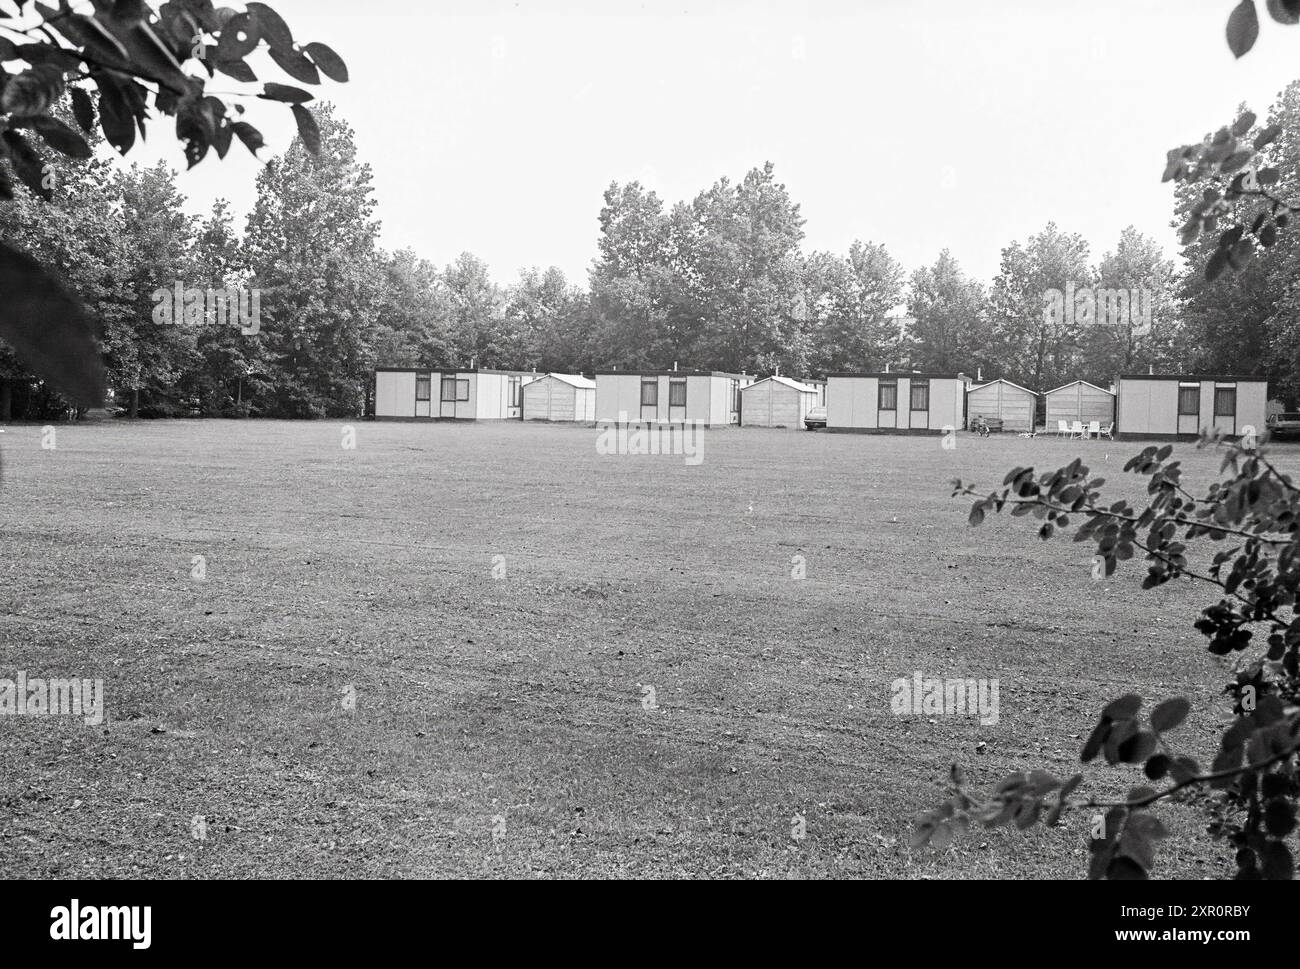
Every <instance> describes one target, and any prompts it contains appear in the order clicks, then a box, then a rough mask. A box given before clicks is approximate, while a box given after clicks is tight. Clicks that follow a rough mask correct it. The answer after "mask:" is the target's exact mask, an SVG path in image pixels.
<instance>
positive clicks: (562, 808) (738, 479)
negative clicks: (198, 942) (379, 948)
mask: <svg viewBox="0 0 1300 969" xmlns="http://www.w3.org/2000/svg"><path fill="white" fill-rule="evenodd" d="M354 426H355V430H356V442H357V446H356V449H355V450H351V451H349V450H345V449H344V448H343V447H342V446H341V443H342V427H343V425H342V423H341V422H340V423H316V424H306V423H269V422H268V423H255V422H245V423H239V422H161V423H137V424H122V423H119V424H115V425H87V426H62V427H60V428H59V429H58V437H57V449H56V450H42V449H41V436H42V435H41V429H40V428H38V427H28V426H10V427H8V428H6V429H5V433H4V434H3V435H0V449H2V450H3V459H4V477H3V485H2V486H0V677H11V678H12V677H13V676H14V675H15V673H16V672H17V671H18V670H25V671H27V673H28V675H29V676H38V675H40V676H78V677H85V678H92V679H93V678H102V679H103V680H104V682H105V690H106V694H107V711H108V720H107V721H106V722H105V723H104V724H103V726H101V727H98V728H92V727H87V726H85V725H84V724H82V723H81V722H79V721H77V722H74V721H71V720H70V719H67V718H14V717H4V718H0V764H3V767H0V875H4V876H8V877H50V876H56V877H177V878H179V877H191V878H194V877H205V878H206V877H270V878H275V877H283V876H303V877H379V876H456V875H465V876H500V877H529V876H544V877H570V876H635V877H678V876H688V877H689V876H700V875H703V876H719V877H729V876H746V877H749V876H758V877H787V876H794V877H820V876H851V877H888V878H921V877H927V878H968V877H1029V878H1037V877H1052V876H1066V877H1076V876H1080V875H1082V873H1083V872H1084V870H1085V868H1086V860H1085V856H1086V851H1085V848H1084V839H1085V834H1086V831H1085V821H1086V820H1087V819H1085V818H1075V819H1074V820H1073V821H1072V822H1071V823H1070V824H1068V825H1067V826H1066V827H1065V828H1063V829H1060V830H1054V831H1050V832H1048V831H1043V830H1036V831H1033V832H1030V833H1028V834H1019V833H1014V832H1011V833H1008V832H1005V831H1002V830H998V831H993V832H989V831H983V830H977V831H974V832H972V833H971V835H969V836H967V837H966V838H964V839H961V840H959V841H958V842H957V844H956V845H954V846H953V847H952V848H951V849H949V850H946V851H943V852H933V851H931V850H928V849H927V850H924V851H912V850H910V849H909V848H908V844H907V837H908V832H909V828H910V826H911V822H912V819H913V818H914V816H915V814H916V813H917V812H918V811H919V810H922V809H924V808H927V807H930V806H932V805H933V804H935V803H937V801H938V799H939V798H940V797H941V795H942V791H943V785H944V781H945V779H946V775H947V772H948V767H949V764H950V763H952V762H953V761H954V760H958V761H961V762H962V763H963V764H964V765H965V766H966V768H967V770H968V773H969V774H970V776H971V779H972V781H973V783H974V784H975V785H976V786H979V787H983V788H985V789H987V788H990V787H991V786H992V785H993V784H994V783H996V781H997V780H999V779H1000V778H1001V777H1002V776H1003V775H1005V774H1006V773H1007V772H1009V771H1011V770H1016V769H1023V768H1034V767H1045V768H1047V769H1050V770H1053V771H1055V772H1057V773H1058V774H1060V775H1061V776H1068V774H1069V773H1072V772H1073V769H1074V767H1073V765H1074V764H1075V762H1076V760H1077V752H1078V749H1079V747H1080V746H1081V744H1082V737H1084V736H1086V735H1087V732H1088V731H1089V730H1090V729H1091V726H1092V724H1093V723H1094V721H1095V717H1096V714H1097V712H1098V710H1099V709H1100V707H1101V706H1102V705H1103V704H1104V703H1105V702H1106V701H1107V700H1109V699H1111V698H1113V697H1115V696H1118V695H1120V694H1121V693H1124V692H1128V691H1130V690H1132V689H1135V690H1136V691H1137V692H1140V693H1143V694H1144V695H1146V696H1148V697H1151V698H1163V697H1166V696H1169V695H1173V694H1176V693H1182V694H1186V695H1188V696H1190V697H1191V698H1192V699H1193V701H1194V703H1195V704H1196V708H1197V712H1196V713H1195V714H1194V716H1193V718H1192V719H1190V720H1189V721H1188V723H1187V724H1186V725H1185V726H1184V727H1183V728H1181V731H1180V733H1179V734H1178V736H1180V737H1182V738H1183V739H1185V741H1186V743H1187V750H1188V752H1190V753H1193V754H1194V755H1196V756H1198V757H1200V758H1201V759H1202V760H1203V761H1208V759H1210V758H1209V755H1210V754H1211V752H1212V748H1213V745H1214V736H1215V734H1216V731H1217V728H1218V727H1219V726H1220V725H1221V724H1222V723H1223V722H1225V720H1226V718H1227V716H1228V708H1227V706H1226V704H1225V703H1224V701H1223V698H1222V697H1221V696H1219V691H1220V689H1221V685H1222V682H1223V681H1224V680H1225V675H1224V672H1223V671H1224V669H1225V668H1226V665H1225V661H1223V660H1220V659H1216V658H1214V657H1211V656H1209V655H1208V654H1207V653H1206V651H1205V648H1204V646H1203V641H1202V640H1201V638H1200V637H1199V635H1198V634H1197V633H1196V632H1195V630H1193V629H1192V626H1191V622H1192V621H1193V619H1194V618H1195V612H1196V610H1198V609H1199V608H1200V607H1201V606H1203V605H1206V604H1208V603H1209V602H1211V601H1215V599H1214V596H1213V590H1209V589H1204V588H1197V587H1195V586H1192V585H1190V584H1188V583H1180V584H1177V585H1173V586H1170V587H1167V588H1164V589H1161V590H1157V591H1155V592H1149V593H1144V592H1142V591H1140V589H1139V583H1140V580H1141V577H1142V575H1143V574H1144V572H1145V569H1144V567H1142V566H1141V565H1140V563H1129V564H1128V566H1126V567H1124V568H1123V569H1122V571H1121V573H1120V574H1119V575H1117V576H1115V577H1114V578H1112V579H1109V580H1106V581H1105V582H1104V583H1094V582H1093V580H1092V576H1091V569H1090V555H1091V553H1090V551H1089V549H1088V548H1087V547H1086V546H1084V545H1076V544H1073V543H1071V542H1069V541H1068V540H1059V539H1058V540H1055V541H1052V542H1050V543H1044V542H1041V541H1039V540H1038V539H1037V538H1036V537H1035V534H1034V531H1035V529H1034V525H1033V524H1032V520H1024V521H1022V520H1004V519H996V520H991V521H990V522H989V523H988V524H986V525H985V526H983V527H981V528H979V529H970V528H968V527H967V525H966V515H967V511H968V502H966V501H960V500H953V499H951V498H950V497H949V495H950V493H951V488H950V486H949V482H950V480H951V479H952V478H954V477H958V476H960V477H962V478H965V479H970V480H975V481H978V482H979V483H980V484H982V485H984V486H986V487H987V488H992V487H993V486H994V485H997V484H998V483H1000V482H1001V480H1002V476H1003V474H1004V473H1005V471H1007V470H1008V469H1010V468H1011V467H1012V466H1014V465H1017V464H1032V465H1034V466H1035V467H1040V468H1046V467H1049V466H1050V467H1056V466H1058V465H1059V464H1062V463H1065V462H1066V461H1068V460H1069V459H1070V458H1072V457H1073V456H1074V455H1075V454H1077V453H1081V452H1082V453H1084V454H1085V455H1086V456H1087V458H1088V460H1089V461H1090V463H1091V464H1092V465H1093V467H1094V468H1095V469H1096V470H1097V471H1098V472H1099V473H1100V474H1101V475H1103V476H1105V477H1107V478H1108V479H1110V480H1111V481H1112V482H1113V483H1114V484H1115V485H1116V486H1119V487H1118V488H1117V497H1118V496H1121V495H1123V496H1128V497H1132V498H1137V497H1138V496H1139V495H1140V494H1141V488H1140V483H1139V482H1138V480H1137V479H1135V478H1132V477H1131V476H1124V475H1122V474H1121V469H1122V466H1123V463H1124V460H1125V459H1126V458H1127V457H1128V456H1129V455H1130V454H1132V453H1135V452H1136V451H1138V450H1140V449H1141V447H1142V445H1140V444H1133V443H1114V444H1112V443H1110V442H1106V443H1096V442H1091V443H1086V444H1079V443H1075V444H1067V443H1063V442H1056V441H1051V440H1043V439H1038V440H1023V439H1019V438H1016V437H1014V436H1008V437H1001V438H990V439H988V440H980V439H978V438H973V437H969V436H965V435H963V436H961V437H960V438H959V440H958V447H957V448H956V450H953V451H948V450H944V449H943V448H942V447H941V446H940V441H939V439H938V438H903V437H862V436H856V435H827V434H808V433H798V432H792V431H768V430H757V429H753V430H740V429H733V430H730V431H714V432H710V433H709V434H708V435H707V437H706V440H705V451H704V461H703V463H702V464H700V465H699V466H696V467H690V466H687V465H686V464H685V463H684V461H683V459H682V458H681V457H671V456H660V457H651V456H644V457H642V456H602V455H600V454H598V453H597V449H596V439H597V431H595V430H593V429H590V428H577V427H558V426H534V425H529V426H522V425H518V424H503V425H491V424H485V425H465V426H453V425H445V424H438V425H412V424H373V423H358V424H356V425H354ZM1179 452H1180V454H1181V455H1182V456H1183V457H1184V458H1185V460H1186V464H1187V466H1188V468H1189V474H1191V476H1192V480H1193V482H1195V483H1196V485H1197V488H1196V490H1200V485H1201V484H1203V483H1206V482H1208V481H1209V480H1211V478H1212V476H1213V474H1214V472H1215V471H1216V470H1217V467H1218V462H1217V459H1216V458H1215V457H1214V456H1213V455H1211V454H1209V453H1205V452H1201V453H1198V452H1197V451H1196V450H1195V448H1194V447H1193V446H1180V447H1179ZM1277 457H1278V460H1279V462H1280V464H1281V465H1282V466H1283V468H1284V469H1286V470H1290V471H1295V470H1297V469H1300V450H1297V449H1296V448H1295V447H1281V448H1279V449H1278V451H1277ZM1125 478H1127V479H1128V480H1127V481H1126V480H1124V479H1125ZM796 555H802V556H803V557H804V560H805V561H806V571H807V576H806V578H804V579H802V580H799V579H795V578H793V577H792V570H793V566H792V559H793V558H794V557H795V556H796ZM195 556H203V557H204V560H205V565H206V581H201V582H200V581H196V580H195V579H194V578H192V577H191V573H192V563H193V561H194V557H195ZM497 556H503V557H504V558H503V559H498V558H495V557H497ZM494 565H495V566H496V568H495V572H496V576H495V577H494ZM502 567H504V575H502ZM918 670H919V671H921V672H923V673H924V674H925V675H927V676H963V677H976V678H980V677H982V678H989V679H991V678H996V679H997V680H998V681H999V686H1000V718H999V722H998V724H997V725H996V726H982V725H980V724H979V722H978V720H977V719H976V718H973V717H943V716H940V717H925V716H914V717H912V716H909V717H899V716H896V715H895V714H894V713H892V712H891V709H890V698H891V691H890V684H891V682H892V681H894V680H895V679H896V678H898V677H910V676H911V675H912V673H913V672H914V671H918ZM645 687H650V688H652V689H653V691H654V692H653V696H654V699H655V701H656V702H657V706H658V709H646V708H645V705H643V700H645V699H647V693H646V690H645ZM349 707H351V709H349ZM931 721H933V722H931ZM981 745H982V746H981ZM1094 773H1095V776H1096V778H1097V782H1096V783H1095V784H1093V785H1091V786H1090V788H1089V789H1098V790H1102V791H1104V792H1106V793H1111V794H1118V793H1121V792H1122V791H1123V790H1126V789H1127V787H1128V786H1129V785H1131V784H1132V783H1134V782H1136V779H1137V775H1136V773H1135V772H1134V771H1132V770H1109V769H1106V768H1101V769H1100V770H1096V771H1095V772H1094ZM796 815H799V816H802V817H803V818H805V819H806V829H807V834H806V837H805V838H803V839H802V840H797V839H795V838H793V837H792V836H791V829H792V824H793V821H794V819H795V817H796ZM1162 816H1163V817H1164V818H1165V819H1166V821H1167V822H1168V823H1169V825H1170V826H1171V827H1172V828H1174V829H1175V830H1176V832H1177V833H1178V838H1177V839H1176V840H1175V841H1173V842H1172V843H1167V844H1166V845H1165V846H1164V848H1163V850H1162V851H1161V852H1160V854H1159V856H1158V862H1157V872H1156V873H1157V875H1160V876H1183V877H1198V876H1220V875H1222V874H1224V873H1225V872H1227V871H1228V868H1229V866H1228V865H1226V864H1225V863H1224V862H1222V861H1221V860H1220V859H1219V854H1220V853H1221V852H1219V851H1216V846H1214V845H1212V844H1211V842H1210V841H1209V839H1208V837H1206V836H1205V835H1204V834H1203V833H1202V831H1203V828H1204V821H1203V819H1202V817H1201V815H1200V814H1199V813H1197V812H1196V811H1194V810H1193V809H1191V808H1190V807H1185V806H1178V805H1174V806H1171V807H1167V808H1163V809H1162ZM196 817H201V818H203V819H204V823H205V825H206V838H205V839H203V840H198V839H196V838H195V837H194V836H193V828H194V826H193V821H194V819H195V818H196Z"/></svg>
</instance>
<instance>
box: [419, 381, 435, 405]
mask: <svg viewBox="0 0 1300 969" xmlns="http://www.w3.org/2000/svg"><path fill="white" fill-rule="evenodd" d="M415 399H416V400H418V401H421V402H424V403H427V402H428V401H430V400H432V399H433V378H432V377H428V376H424V377H416V378H415Z"/></svg>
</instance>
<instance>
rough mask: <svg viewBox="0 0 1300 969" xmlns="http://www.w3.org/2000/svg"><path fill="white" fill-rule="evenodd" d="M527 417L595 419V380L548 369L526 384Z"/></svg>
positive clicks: (587, 421)
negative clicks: (548, 370)
mask: <svg viewBox="0 0 1300 969" xmlns="http://www.w3.org/2000/svg"><path fill="white" fill-rule="evenodd" d="M523 408H524V409H523V414H524V420H526V421H576V422H578V423H582V424H589V423H591V422H593V421H595V420H596V381H594V380H590V379H588V378H587V377H582V376H579V375H577V374H567V373H548V374H546V375H545V376H543V377H539V378H537V379H536V380H534V381H532V382H530V383H527V384H525V385H524V405H523Z"/></svg>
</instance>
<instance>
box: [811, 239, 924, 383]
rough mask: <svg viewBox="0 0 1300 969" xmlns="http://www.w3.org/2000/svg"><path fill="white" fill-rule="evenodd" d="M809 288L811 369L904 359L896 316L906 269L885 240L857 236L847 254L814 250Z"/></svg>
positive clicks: (876, 365) (880, 365) (871, 366)
mask: <svg viewBox="0 0 1300 969" xmlns="http://www.w3.org/2000/svg"><path fill="white" fill-rule="evenodd" d="M804 287H805V288H804V299H805V319H804V324H803V331H804V333H805V335H806V343H807V345H808V351H807V355H808V367H807V369H808V370H810V371H811V372H813V373H830V372H834V371H836V370H883V369H884V368H885V367H886V366H898V365H900V364H901V363H902V362H903V361H902V359H901V357H902V355H903V354H904V351H903V348H902V345H901V334H900V331H899V327H898V324H897V322H896V320H895V319H894V316H893V314H894V311H895V310H896V309H897V308H898V307H899V306H900V305H901V304H902V302H903V268H902V266H900V265H899V264H898V262H897V261H896V260H895V259H894V258H893V257H892V256H891V255H890V254H889V251H888V250H887V249H886V248H885V247H884V246H883V245H878V244H876V243H874V242H861V241H855V242H854V243H853V244H852V245H851V246H850V247H849V253H848V256H847V257H845V256H837V255H835V254H833V253H823V252H815V253H813V254H812V256H811V257H809V259H808V260H807V262H806V263H805V265H804ZM801 369H802V368H799V367H797V365H796V366H794V367H792V370H795V371H796V372H798V371H800V370H801Z"/></svg>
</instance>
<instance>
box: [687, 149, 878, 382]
mask: <svg viewBox="0 0 1300 969" xmlns="http://www.w3.org/2000/svg"><path fill="white" fill-rule="evenodd" d="M803 225H804V219H803V216H802V215H800V213H799V206H798V205H797V204H795V203H794V202H793V201H792V200H791V198H790V194H789V192H788V191H787V190H786V187H785V186H784V185H782V184H781V183H779V182H777V181H776V176H775V171H774V167H773V165H772V163H771V162H768V163H767V164H766V165H764V166H763V167H762V168H761V169H759V168H755V169H752V170H751V171H750V172H749V173H748V174H747V175H746V176H745V177H744V179H743V180H742V181H741V182H740V183H739V184H738V185H734V186H733V185H732V184H731V183H730V181H729V180H728V179H726V178H723V179H721V180H719V181H718V182H716V183H714V185H713V186H712V187H711V188H709V189H708V190H707V191H705V192H702V193H701V194H700V195H699V196H697V197H696V199H695V201H694V202H692V203H691V204H690V205H686V204H680V205H678V206H676V208H675V209H674V210H673V215H672V238H673V244H674V250H675V252H674V257H675V263H676V268H677V281H678V282H679V284H680V285H681V287H682V292H683V297H684V298H683V299H682V301H681V303H680V304H679V305H680V307H681V310H680V312H681V313H682V314H683V318H684V326H683V329H684V331H685V333H686V334H689V336H688V339H687V340H685V341H683V342H684V343H685V344H686V345H687V346H689V347H690V350H691V352H690V355H689V358H690V359H693V360H697V361H700V362H701V363H702V364H703V365H705V366H708V367H712V368H715V369H721V370H730V371H740V370H755V369H759V370H766V369H771V365H772V363H773V362H774V361H778V360H780V358H781V356H782V352H783V348H784V346H785V345H786V342H787V340H788V338H789V336H790V334H791V333H792V332H793V331H794V330H795V329H796V328H797V324H796V321H795V316H796V313H797V312H798V307H799V305H800V297H801V280H800V256H799V246H800V243H801V242H802V241H803ZM869 255H870V254H869V253H864V254H863V258H868V257H869Z"/></svg>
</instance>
